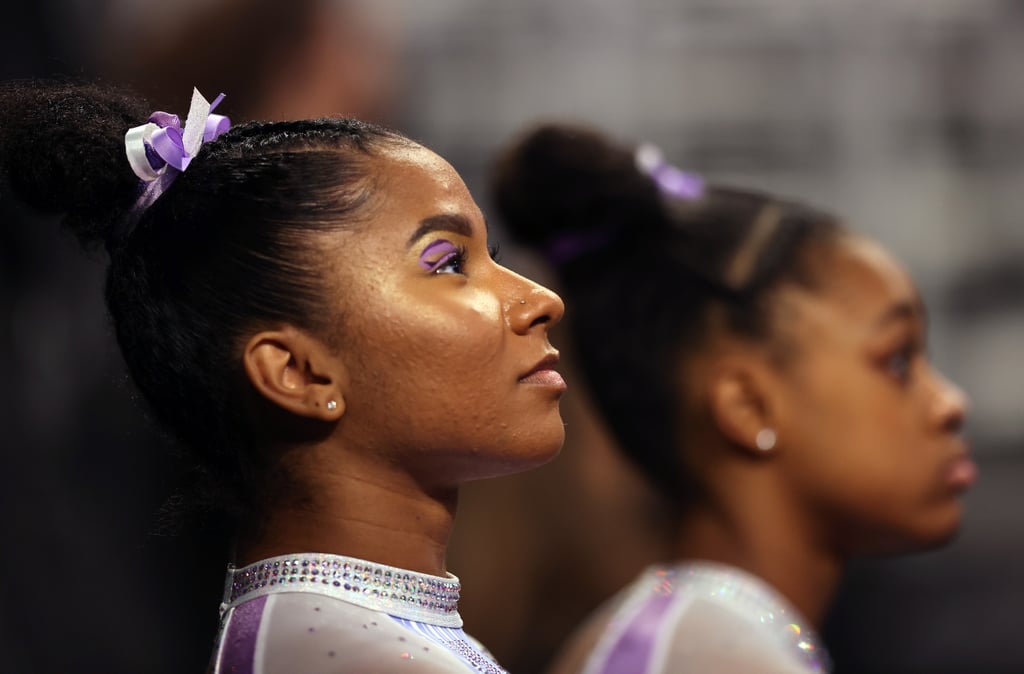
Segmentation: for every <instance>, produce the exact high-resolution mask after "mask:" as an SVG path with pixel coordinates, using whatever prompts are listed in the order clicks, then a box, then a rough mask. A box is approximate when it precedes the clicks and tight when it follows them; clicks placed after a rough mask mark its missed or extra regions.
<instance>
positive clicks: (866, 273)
mask: <svg viewBox="0 0 1024 674" xmlns="http://www.w3.org/2000/svg"><path fill="white" fill-rule="evenodd" d="M816 277H817V279H818V281H819V283H818V285H817V287H816V288H814V289H805V288H797V287H787V288H785V289H782V290H781V291H780V300H782V302H783V303H784V304H785V305H787V306H788V307H789V308H790V309H791V313H794V314H795V318H797V321H796V322H795V325H794V328H796V326H797V325H799V326H800V328H802V330H801V329H800V328H796V329H797V331H798V332H803V331H809V332H810V333H812V335H813V336H814V337H816V338H817V337H822V336H823V335H824V334H827V333H843V334H844V335H845V336H846V337H849V338H852V339H857V338H861V337H866V336H870V334H871V333H872V332H873V331H876V330H877V329H878V327H879V323H880V321H882V320H883V319H884V318H885V316H886V315H887V314H888V313H889V312H890V311H891V310H892V308H893V307H894V306H898V305H908V306H911V307H918V306H920V299H919V296H918V292H917V289H916V287H915V286H914V284H913V282H912V281H911V279H910V277H909V275H908V274H907V272H906V270H905V269H904V268H903V266H902V265H901V264H900V263H899V262H898V261H897V260H896V259H895V258H894V257H893V256H892V255H891V254H890V253H889V252H888V251H886V250H885V248H883V247H882V246H881V245H879V244H877V243H875V242H874V241H871V240H869V239H865V238H861V237H857V236H849V237H844V238H843V239H841V240H840V241H839V242H837V243H836V244H835V245H832V246H828V247H827V248H826V250H824V251H823V252H822V254H821V258H820V259H819V260H818V263H817V269H816ZM808 336H811V335H808Z"/></svg>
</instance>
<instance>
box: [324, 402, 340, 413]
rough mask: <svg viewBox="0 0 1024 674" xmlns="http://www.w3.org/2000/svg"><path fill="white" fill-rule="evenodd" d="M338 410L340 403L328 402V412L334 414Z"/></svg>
mask: <svg viewBox="0 0 1024 674" xmlns="http://www.w3.org/2000/svg"><path fill="white" fill-rule="evenodd" d="M336 409H338V403H337V402H336V401H334V400H328V401H327V411H328V412H333V411H334V410H336Z"/></svg>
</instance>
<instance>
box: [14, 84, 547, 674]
mask: <svg viewBox="0 0 1024 674" xmlns="http://www.w3.org/2000/svg"><path fill="white" fill-rule="evenodd" d="M210 107H211V106H210V105H209V104H208V103H207V102H206V100H205V99H203V98H202V97H201V96H200V95H199V94H198V92H196V93H195V94H194V96H193V100H192V108H191V110H190V113H189V117H188V119H187V120H186V122H185V123H184V125H182V124H181V122H180V120H179V119H175V118H173V116H171V115H167V114H166V113H155V114H153V115H150V111H149V110H148V109H147V106H146V105H145V104H144V103H142V102H140V101H138V100H135V99H133V98H132V97H130V96H127V95H123V94H120V93H117V92H113V91H110V90H107V89H104V88H101V87H97V86H80V85H71V84H66V83H36V84H33V83H14V84H8V85H5V86H4V87H3V89H2V91H0V115H2V118H0V129H3V136H2V143H3V145H2V159H3V168H4V170H5V173H6V175H7V177H8V178H9V181H10V183H11V185H12V187H13V188H14V189H15V191H16V192H17V193H19V194H21V195H22V196H23V197H24V198H25V199H26V200H27V201H28V202H30V203H32V204H35V205H36V206H38V207H40V208H45V209H47V210H54V211H59V212H62V213H65V214H66V224H67V225H68V226H70V227H71V228H72V229H73V230H74V231H75V232H76V233H77V234H78V235H79V236H80V237H81V238H82V239H83V241H85V242H89V241H102V242H103V243H104V244H105V246H106V249H107V251H108V252H109V255H110V267H109V273H108V279H107V288H106V292H107V303H108V306H109V309H110V313H111V315H112V318H113V322H114V326H115V329H116V333H117V338H118V341H119V344H120V346H121V349H122V352H123V354H124V357H125V360H126V362H127V365H128V368H129V370H130V372H131V374H132V377H133V379H134V380H135V382H136V384H137V385H138V387H139V389H140V390H141V392H142V394H143V396H144V397H145V399H146V400H147V402H148V403H149V406H150V407H151V409H152V413H153V415H154V416H155V417H156V418H157V419H158V420H159V421H160V422H161V423H162V424H163V425H164V426H165V427H166V428H167V429H168V430H169V431H170V432H171V433H172V434H173V435H174V436H175V437H176V438H177V439H179V440H180V441H181V443H182V444H183V445H184V446H185V447H186V448H187V449H188V450H189V451H190V452H191V457H192V460H193V461H194V462H195V463H196V464H197V465H198V466H199V467H200V468H201V469H202V472H203V475H204V478H205V483H204V484H205V490H204V491H203V492H202V494H203V495H204V500H205V502H206V503H205V505H211V504H212V505H215V506H217V507H218V508H219V509H220V510H221V511H223V512H225V513H227V514H228V515H230V516H231V517H232V518H233V522H234V523H235V531H236V532H237V536H236V539H235V541H234V545H233V547H234V550H235V562H236V566H233V567H231V568H230V569H229V571H228V578H227V583H226V589H225V596H224V601H223V604H222V605H221V610H222V616H223V617H222V626H221V633H220V636H219V638H218V642H217V647H216V652H215V653H214V656H213V660H212V662H211V670H212V671H213V672H265V673H269V672H297V671H302V672H393V671H396V670H397V669H399V668H401V670H402V671H412V672H469V671H482V672H501V671H503V670H502V669H501V668H500V667H499V665H497V664H496V663H495V662H493V660H492V659H491V657H490V656H489V654H488V653H487V651H486V650H484V649H483V648H482V647H481V646H480V645H479V644H477V643H476V642H475V641H473V640H472V639H470V638H469V637H467V636H466V635H465V634H464V633H463V631H462V627H461V625H462V623H461V619H460V617H459V613H458V606H457V602H458V598H459V591H460V587H459V582H458V579H457V578H456V577H455V576H453V575H451V574H450V573H448V571H447V569H446V566H445V548H446V543H447V540H448V536H449V533H450V530H451V527H452V520H453V517H454V515H455V510H456V503H457V498H458V488H459V485H460V484H461V483H462V482H465V481H467V480H473V479H479V478H486V477H493V476H496V475H501V474H505V473H510V472H513V471H519V470H524V469H528V468H531V467H534V466H537V465H539V464H541V463H543V462H545V461H547V460H548V459H550V458H551V457H552V456H554V455H555V453H557V451H558V449H559V448H560V446H561V443H562V439H563V428H562V421H561V418H560V416H559V409H558V405H559V398H560V397H561V395H562V393H563V392H564V390H565V383H564V381H563V380H562V378H561V376H560V375H559V374H558V372H557V371H556V370H555V369H554V368H555V365H556V363H557V361H558V354H557V352H556V351H555V350H554V349H553V348H552V347H551V345H550V344H549V342H548V330H549V328H550V327H551V326H552V325H553V324H555V323H556V322H557V321H558V320H559V319H560V318H561V316H562V311H563V307H562V303H561V300H560V299H559V298H558V297H557V296H556V295H554V294H553V293H552V292H550V291H548V290H547V289H545V288H542V287H540V286H538V285H537V284H535V283H532V282H531V281H529V280H527V279H525V278H522V277H520V276H518V275H516V274H514V273H512V272H510V271H508V270H507V269H505V268H503V267H501V266H499V265H498V264H496V263H495V261H494V260H493V259H492V257H491V255H490V254H489V252H488V245H487V231H486V227H485V224H484V220H483V217H482V215H481V213H480V210H479V208H478V207H477V206H476V204H475V203H474V201H473V199H472V197H471V196H470V195H469V193H468V192H467V190H466V187H465V185H464V184H463V182H462V180H461V179H460V178H459V176H458V174H457V173H456V172H455V171H454V170H453V169H452V167H451V166H450V165H449V164H448V163H446V162H445V161H444V160H443V159H441V158H440V157H438V156H437V155H436V154H434V153H433V152H431V151H429V150H427V149H425V148H424V147H422V146H420V145H418V144H416V143H414V142H412V141H410V140H408V139H407V138H405V137H403V136H401V135H399V134H397V133H395V132H392V131H387V130H384V129H380V128H377V127H374V126H370V125H367V124H362V123H359V122H356V121H352V120H346V119H320V120H310V121H296V122H281V123H253V124H247V125H245V126H240V127H237V128H234V129H231V130H230V131H227V132H226V133H225V132H224V131H225V129H226V127H227V126H228V122H227V120H226V119H223V118H218V117H217V116H216V115H211V114H210ZM147 118H148V120H149V121H148V122H147Z"/></svg>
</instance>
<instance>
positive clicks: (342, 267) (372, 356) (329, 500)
mask: <svg viewBox="0 0 1024 674" xmlns="http://www.w3.org/2000/svg"><path fill="white" fill-rule="evenodd" d="M374 161H375V162H376V166H375V172H374V173H375V175H374V181H375V182H374V186H375V188H376V190H377V191H378V194H377V196H376V197H375V198H374V199H373V201H372V203H371V204H370V205H369V206H368V208H367V216H366V220H365V222H363V223H360V224H359V225H358V226H356V227H355V228H354V229H352V230H351V231H346V232H343V233H339V234H333V235H331V238H330V239H329V240H325V241H324V250H325V253H324V257H325V263H326V266H327V268H328V269H327V274H328V276H329V278H331V279H333V280H334V281H335V282H336V287H337V288H338V292H337V300H336V301H337V304H336V306H334V307H330V310H332V311H335V312H337V314H338V316H339V317H340V320H339V321H338V324H339V327H338V330H337V334H336V335H333V336H332V337H333V338H332V339H331V340H329V341H330V342H331V343H332V344H334V345H336V346H333V347H329V346H327V345H326V344H325V343H324V342H323V341H321V340H316V339H314V338H311V337H309V336H308V335H303V334H301V333H298V332H297V331H294V330H291V331H289V330H287V329H282V330H274V331H267V332H265V333H261V334H259V335H256V336H254V337H253V339H252V340H250V342H249V346H248V347H247V350H246V354H247V355H246V364H247V371H248V372H249V374H250V379H252V381H253V382H254V385H255V386H256V388H257V389H258V390H259V391H260V392H261V393H262V394H263V395H265V396H266V397H267V398H269V399H270V400H272V401H273V402H275V403H276V404H278V405H280V406H281V407H283V408H285V409H287V410H288V411H290V412H292V413H293V414H295V415H298V416H304V417H308V418H310V419H316V420H322V421H326V422H328V423H330V424H332V429H331V432H330V433H329V434H328V435H327V436H326V437H325V438H324V439H323V440H322V441H319V442H315V443H313V444H312V446H308V447H302V448H300V450H299V451H291V452H290V454H289V461H290V465H289V467H290V470H292V472H293V473H294V474H295V475H296V476H297V477H298V478H299V480H300V482H301V483H302V484H304V485H308V487H309V494H310V497H309V498H308V499H305V500H304V501H303V502H296V503H284V504H281V507H279V508H276V509H275V510H274V513H273V514H272V515H271V518H270V522H269V523H268V525H267V526H266V527H265V528H264V530H263V534H262V536H261V537H260V538H259V540H254V541H248V542H246V543H245V544H244V545H240V546H239V547H240V550H239V556H240V557H242V558H243V559H245V560H248V559H259V558H261V557H265V556H269V555H273V554H282V553H284V552H295V551H299V550H317V551H323V552H334V553H338V554H346V555H351V556H356V557H361V558H364V559H371V560H374V561H378V562H381V563H385V564H391V565H394V566H400V567H404V568H409V569H413V570H418V571H423V572H426V573H434V574H443V573H444V570H445V548H446V545H447V541H448V536H449V533H450V530H451V526H452V519H453V517H454V514H455V507H456V502H457V493H458V486H459V485H460V484H461V483H463V482H465V481H467V480H472V479H479V478H485V477H492V476H497V475H504V474H508V473H512V472H516V471H521V470H526V469H528V468H532V467H534V466H537V465H540V464H542V463H544V462H545V461H547V460H549V459H551V458H552V457H553V456H554V455H555V454H556V453H557V452H558V450H559V449H560V447H561V445H562V441H563V439H564V429H563V425H562V419H561V416H560V414H559V399H560V397H561V395H562V393H563V392H564V389H565V384H564V382H563V381H562V379H561V377H560V376H559V375H557V373H554V372H553V371H552V369H551V368H552V367H553V363H554V362H555V360H556V355H557V352H556V351H555V350H554V349H553V348H552V347H551V345H550V343H549V342H548V329H549V328H550V327H551V326H552V325H554V324H555V323H557V322H558V320H559V319H560V318H561V316H562V313H563V309H564V308H563V305H562V302H561V300H560V299H559V298H558V296H557V295H555V294H554V293H552V292H551V291H549V290H547V289H546V288H543V287H541V286H539V285H537V284H535V283H533V282H532V281H529V280H527V279H525V278H523V277H521V276H519V275H517V274H515V273H513V272H511V271H509V270H508V269H505V268H504V267H501V266H500V265H498V264H497V263H495V262H494V261H493V260H492V259H491V257H490V255H489V253H488V248H487V233H486V226H485V223H484V219H483V216H482V214H481V212H480V210H479V208H478V207H477V206H476V204H475V203H474V201H473V199H472V198H471V196H470V195H469V192H468V190H467V189H466V186H465V185H464V184H463V182H462V180H461V179H460V178H459V176H458V174H457V173H456V172H455V170H454V169H453V168H452V167H451V166H450V165H449V164H448V163H447V162H445V161H444V160H443V159H441V158H440V157H438V156H437V155H435V154H434V153H432V152H430V151H428V150H425V149H424V148H421V147H419V146H412V147H408V148H404V149H396V150H391V151H388V152H387V153H386V155H385V156H384V157H383V158H381V159H375V160H374ZM444 242H447V243H444ZM460 251H461V252H460ZM538 370H539V371H538ZM332 400H333V401H335V402H336V403H337V405H336V407H335V408H334V409H329V406H328V405H327V402H328V401H332Z"/></svg>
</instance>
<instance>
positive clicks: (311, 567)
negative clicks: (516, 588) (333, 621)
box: [221, 553, 462, 627]
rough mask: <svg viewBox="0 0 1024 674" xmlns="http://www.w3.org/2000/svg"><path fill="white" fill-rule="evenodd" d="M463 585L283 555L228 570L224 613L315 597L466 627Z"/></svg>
mask: <svg viewBox="0 0 1024 674" xmlns="http://www.w3.org/2000/svg"><path fill="white" fill-rule="evenodd" d="M460 590H461V585H460V583H459V579H458V578H456V577H455V576H454V575H452V574H448V577H447V578H442V577H440V576H430V575H427V574H424V573H417V572H415V571H408V570H406V569H400V568H397V567H394V566H386V565H384V564H375V563H374V562H367V561H365V560H362V559H356V558H354V557H343V556H340V555H329V554H323V553H302V554H295V555H282V556H280V557H270V558H268V559H264V560H260V561H259V562H256V563H255V564H250V565H249V566H246V567H243V568H241V569H236V568H235V567H234V566H233V565H231V566H228V574H227V580H226V582H225V587H224V603H223V604H222V605H221V611H226V610H227V609H229V608H231V607H232V606H237V605H238V604H240V603H242V602H244V601H248V600H250V599H255V598H256V597H260V596H263V595H266V594H273V593H277V592H311V593H314V594H321V595H325V596H328V597H332V598H334V599H340V600H341V601H345V602H348V603H350V604H355V605H357V606H362V607H364V608H369V609H372V610H375V611H382V612H384V613H387V614H389V615H393V616H396V617H399V618H406V619H409V620H415V621H418V622H423V623H428V624H431V625H439V626H441V627H462V617H461V616H460V615H459V611H458V604H459V593H460Z"/></svg>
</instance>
